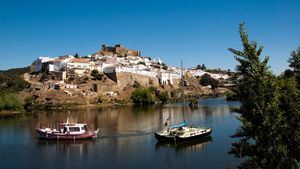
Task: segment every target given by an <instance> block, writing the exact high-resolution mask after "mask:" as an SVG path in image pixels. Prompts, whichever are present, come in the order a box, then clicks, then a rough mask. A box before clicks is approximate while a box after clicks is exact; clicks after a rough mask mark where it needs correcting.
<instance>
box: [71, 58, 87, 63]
mask: <svg viewBox="0 0 300 169" xmlns="http://www.w3.org/2000/svg"><path fill="white" fill-rule="evenodd" d="M71 62H73V63H89V62H90V61H89V60H86V59H83V58H74V59H71Z"/></svg>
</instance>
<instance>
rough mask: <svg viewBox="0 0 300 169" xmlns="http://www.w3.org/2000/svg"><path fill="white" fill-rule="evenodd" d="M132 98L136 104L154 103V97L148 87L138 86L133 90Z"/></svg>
mask: <svg viewBox="0 0 300 169" xmlns="http://www.w3.org/2000/svg"><path fill="white" fill-rule="evenodd" d="M131 99H132V101H133V103H134V104H136V105H150V104H154V98H153V97H152V95H151V92H150V90H149V89H148V88H137V89H136V90H134V91H133V92H132V94H131Z"/></svg>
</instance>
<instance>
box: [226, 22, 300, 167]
mask: <svg viewBox="0 0 300 169" xmlns="http://www.w3.org/2000/svg"><path fill="white" fill-rule="evenodd" d="M239 32H240V37H241V41H242V45H243V50H242V51H239V50H235V49H232V48H230V49H229V51H231V52H232V53H233V54H234V55H235V59H236V60H237V61H238V63H239V64H238V65H237V66H236V71H237V74H236V75H237V76H236V77H237V78H236V79H235V81H234V82H235V86H236V87H235V89H234V92H235V93H236V95H237V98H238V100H240V102H241V106H240V108H239V109H238V113H239V114H240V116H238V119H239V120H240V121H241V123H242V126H241V127H240V128H238V130H237V131H236V133H235V135H234V137H238V138H240V140H239V141H238V142H235V143H233V144H232V149H231V153H234V154H236V155H237V156H238V157H240V158H242V157H244V156H247V157H249V158H247V159H246V160H244V162H243V163H242V164H241V167H242V168H293V167H295V166H297V165H298V164H297V163H298V162H299V154H300V152H299V141H300V140H299V136H300V135H299V110H300V109H299V105H300V104H299V103H300V102H299V99H298V98H299V91H298V90H297V89H296V85H295V83H294V82H293V79H285V78H282V79H277V78H276V76H275V75H273V74H272V72H271V71H270V70H269V67H268V65H267V64H268V60H269V57H265V58H263V59H261V58H260V55H261V52H262V50H263V47H262V46H259V47H258V46H257V43H256V42H252V41H249V39H248V35H247V33H246V30H245V26H244V24H243V23H242V24H240V30H239Z"/></svg>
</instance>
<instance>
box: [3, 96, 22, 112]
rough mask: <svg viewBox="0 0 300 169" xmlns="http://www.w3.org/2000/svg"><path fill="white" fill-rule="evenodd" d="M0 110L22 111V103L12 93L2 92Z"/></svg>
mask: <svg viewBox="0 0 300 169" xmlns="http://www.w3.org/2000/svg"><path fill="white" fill-rule="evenodd" d="M0 110H13V111H21V110H23V103H22V101H21V100H20V99H19V98H18V96H17V95H16V94H14V93H9V92H4V93H1V94H0Z"/></svg>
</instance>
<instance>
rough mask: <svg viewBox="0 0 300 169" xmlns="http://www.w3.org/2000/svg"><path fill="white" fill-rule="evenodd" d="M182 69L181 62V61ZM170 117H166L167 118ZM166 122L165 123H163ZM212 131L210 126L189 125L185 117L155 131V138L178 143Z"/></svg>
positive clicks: (182, 96) (203, 136) (206, 134)
mask: <svg viewBox="0 0 300 169" xmlns="http://www.w3.org/2000/svg"><path fill="white" fill-rule="evenodd" d="M181 70H182V63H181ZM183 84H184V81H183V71H182V72H181V98H182V100H183V104H182V105H183V114H185V111H184V103H185V99H184V92H183ZM169 119H170V117H169V118H168V119H167V120H169ZM166 124H168V122H166V123H165V125H166ZM211 132H212V128H207V127H201V126H195V125H189V124H188V123H187V122H186V121H185V119H184V122H183V123H181V124H179V125H174V126H170V127H166V128H164V129H162V130H160V131H157V132H155V138H156V139H157V140H158V141H160V142H171V143H180V142H185V141H192V140H195V139H199V138H205V137H208V136H210V134H211Z"/></svg>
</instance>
